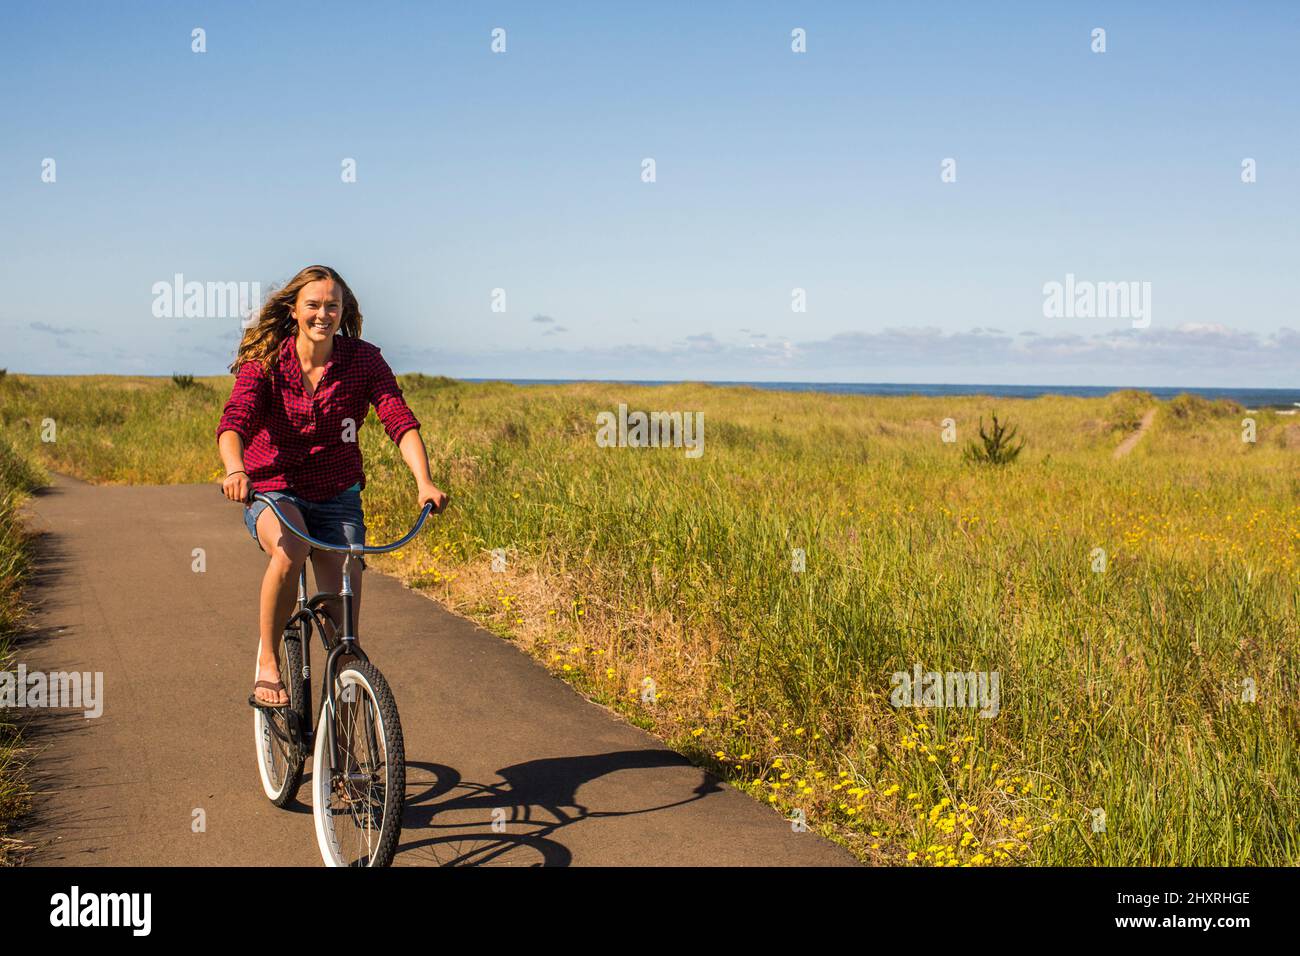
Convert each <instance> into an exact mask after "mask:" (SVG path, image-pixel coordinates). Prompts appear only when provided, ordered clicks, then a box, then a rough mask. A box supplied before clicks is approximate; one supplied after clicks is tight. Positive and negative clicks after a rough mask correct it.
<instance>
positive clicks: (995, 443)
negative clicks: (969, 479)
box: [962, 415, 1025, 465]
mask: <svg viewBox="0 0 1300 956" xmlns="http://www.w3.org/2000/svg"><path fill="white" fill-rule="evenodd" d="M1015 437H1016V426H1015V425H1012V426H1010V428H1008V426H1006V425H1002V424H999V422H998V416H997V415H994V416H993V432H992V433H991V434H990V433H988V432H986V431H984V419H983V418H980V443H979V444H977V443H976V442H974V441H972V442H969V443H968V444H967V445H966V451H965V453H964V455H963V456H962V457H964V458H965V459H966V460H967V461H970V462H975V463H976V464H981V465H1008V464H1010V463H1011V462H1013V461H1015V460H1016V456H1018V455H1019V454H1020V450H1021V449H1022V448H1024V447H1025V440H1024V439H1023V438H1021V439H1020V444H1018V445H1014V446H1013V445H1012V444H1011V442H1012V440H1013V439H1014V438H1015Z"/></svg>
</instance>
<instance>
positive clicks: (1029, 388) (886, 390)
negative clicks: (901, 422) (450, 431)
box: [460, 378, 1300, 408]
mask: <svg viewBox="0 0 1300 956" xmlns="http://www.w3.org/2000/svg"><path fill="white" fill-rule="evenodd" d="M460 381H463V382H509V383H510V384H512V385H572V384H574V383H577V382H602V383H606V384H621V385H681V384H684V383H686V382H698V383H699V384H702V385H720V386H727V385H741V386H749V387H751V388H763V389H768V390H771V391H783V392H830V393H835V394H845V395H893V396H906V395H920V396H925V397H930V398H934V397H941V396H945V395H952V396H972V395H987V396H989V397H990V398H1039V397H1041V396H1043V395H1062V396H1072V397H1075V398H1102V397H1105V396H1106V395H1111V394H1114V393H1115V392H1122V391H1127V390H1130V389H1133V390H1137V391H1141V392H1148V393H1150V394H1151V395H1152V396H1153V397H1155V398H1157V399H1160V400H1161V401H1168V400H1169V399H1171V398H1175V397H1176V396H1178V395H1182V394H1191V395H1197V396H1199V397H1201V398H1205V399H1209V400H1211V401H1213V400H1216V399H1221V398H1226V399H1229V400H1230V401H1234V402H1237V403H1238V404H1241V405H1244V406H1246V407H1247V408H1295V407H1297V406H1300V388H1244V387H1243V388H1218V387H1215V388H1210V387H1202V386H1196V385H1187V386H1155V385H948V384H938V383H925V382H741V381H709V380H705V379H621V378H620V379H596V378H461V379H460Z"/></svg>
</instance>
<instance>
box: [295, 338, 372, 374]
mask: <svg viewBox="0 0 1300 956" xmlns="http://www.w3.org/2000/svg"><path fill="white" fill-rule="evenodd" d="M297 340H298V333H297V332H295V333H294V334H293V335H286V336H285V337H284V341H283V342H281V343H280V362H281V363H282V364H283V365H284V366H285V367H286V368H289V369H295V368H296V369H297V370H298V374H299V375H301V374H302V366H301V365H300V364H299V362H298V352H297V350H296V349H295V348H294V343H295V342H296V341H297ZM353 344H354V343H353V341H352V339H351V338H350V337H349V336H346V335H340V334H338V333H337V332H336V333H334V350H333V351H332V352H330V360H329V361H328V362H326V363H325V372H326V373H328V372H329V370H330V368H331V367H332V366H334V365H337V366H338V369H337V371H342V370H343V365H344V364H345V363H346V362H347V357H348V355H350V354H351V353H352V345H353ZM290 377H292V375H291V376H290Z"/></svg>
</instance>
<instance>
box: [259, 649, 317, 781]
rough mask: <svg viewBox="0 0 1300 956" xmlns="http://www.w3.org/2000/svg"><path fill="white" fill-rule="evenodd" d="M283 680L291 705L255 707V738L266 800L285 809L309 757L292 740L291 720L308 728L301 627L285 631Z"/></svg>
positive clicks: (281, 660) (280, 660)
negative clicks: (269, 707)
mask: <svg viewBox="0 0 1300 956" xmlns="http://www.w3.org/2000/svg"><path fill="white" fill-rule="evenodd" d="M277 657H278V661H277V663H278V666H279V668H280V681H281V683H283V684H284V688H285V691H286V692H287V693H288V695H289V704H288V706H287V707H282V708H279V709H276V710H267V709H265V708H263V707H255V708H253V737H254V742H255V743H256V745H257V770H258V773H259V775H260V776H261V778H262V789H263V790H264V791H265V792H266V796H267V799H268V800H270V801H271V802H272V803H273V804H275V805H276V806H277V807H284V806H287V805H288V804H289V802H290V801H291V800H293V798H294V797H295V796H296V795H297V793H298V787H299V786H301V785H302V770H303V765H304V764H305V763H306V762H307V754H306V753H305V751H304V750H303V749H302V748H301V747H299V746H298V745H297V744H296V743H295V742H294V739H293V736H294V735H293V734H292V733H291V731H290V723H289V722H290V721H291V720H294V719H295V718H296V719H297V721H298V724H297V726H298V727H299V728H302V727H306V726H307V720H306V717H307V711H308V706H309V705H308V701H307V682H306V680H305V679H304V677H303V658H302V625H301V624H299V625H296V626H294V627H293V628H291V629H290V630H287V631H285V632H284V634H283V635H282V636H281V638H280V652H279V654H278V655H277Z"/></svg>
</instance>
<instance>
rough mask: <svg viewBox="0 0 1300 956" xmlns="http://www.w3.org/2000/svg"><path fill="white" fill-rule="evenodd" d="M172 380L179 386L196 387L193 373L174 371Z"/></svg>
mask: <svg viewBox="0 0 1300 956" xmlns="http://www.w3.org/2000/svg"><path fill="white" fill-rule="evenodd" d="M172 382H173V383H174V384H175V385H176V387H177V388H193V387H194V376H193V375H177V374H175V373H172Z"/></svg>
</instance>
